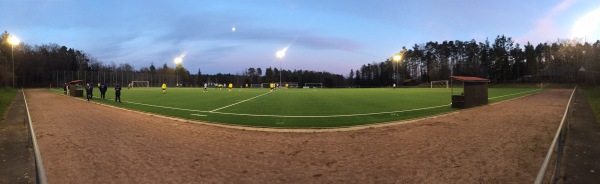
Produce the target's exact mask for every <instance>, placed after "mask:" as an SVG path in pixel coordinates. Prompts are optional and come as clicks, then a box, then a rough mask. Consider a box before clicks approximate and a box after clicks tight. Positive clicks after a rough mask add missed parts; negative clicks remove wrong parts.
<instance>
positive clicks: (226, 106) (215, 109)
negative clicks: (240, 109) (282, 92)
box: [208, 92, 271, 113]
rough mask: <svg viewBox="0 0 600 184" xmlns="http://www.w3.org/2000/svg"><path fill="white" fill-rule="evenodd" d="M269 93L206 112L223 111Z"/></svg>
mask: <svg viewBox="0 0 600 184" xmlns="http://www.w3.org/2000/svg"><path fill="white" fill-rule="evenodd" d="M269 93H271V92H267V93H264V94H262V95H258V96H255V97H252V98H248V99H246V100H242V101H239V102H236V103H233V104H231V105H228V106H225V107H221V108H218V109H215V110H212V111H208V112H211V113H214V112H215V111H218V110H221V109H225V108H227V107H231V106H234V105H237V104H241V103H244V102H247V101H250V100H252V99H255V98H258V97H261V96H264V95H267V94H269Z"/></svg>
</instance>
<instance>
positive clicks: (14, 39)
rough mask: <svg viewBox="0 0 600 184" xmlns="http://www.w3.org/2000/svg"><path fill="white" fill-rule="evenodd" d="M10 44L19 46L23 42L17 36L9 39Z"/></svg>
mask: <svg viewBox="0 0 600 184" xmlns="http://www.w3.org/2000/svg"><path fill="white" fill-rule="evenodd" d="M8 43H10V44H11V45H19V43H21V40H19V38H17V37H15V36H10V37H8Z"/></svg>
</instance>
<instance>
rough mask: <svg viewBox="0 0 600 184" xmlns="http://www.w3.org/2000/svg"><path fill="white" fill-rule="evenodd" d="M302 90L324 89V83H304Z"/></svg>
mask: <svg viewBox="0 0 600 184" xmlns="http://www.w3.org/2000/svg"><path fill="white" fill-rule="evenodd" d="M302 88H323V83H304V87H302Z"/></svg>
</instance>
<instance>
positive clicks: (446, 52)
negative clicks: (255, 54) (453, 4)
mask: <svg viewBox="0 0 600 184" xmlns="http://www.w3.org/2000/svg"><path fill="white" fill-rule="evenodd" d="M9 36H10V34H9V33H8V32H6V31H5V32H3V33H2V35H1V36H0V42H1V43H2V45H1V46H0V87H4V86H12V76H13V73H12V71H13V68H12V61H13V59H14V71H15V81H16V82H15V83H16V85H15V86H16V87H21V86H23V87H45V86H48V85H49V84H53V85H60V84H62V83H63V82H68V81H70V80H74V79H82V80H86V82H91V83H96V82H106V83H110V84H113V83H128V82H130V81H135V80H145V81H150V84H151V85H152V86H156V85H160V83H163V82H165V83H167V84H168V85H169V86H174V85H175V83H179V84H182V85H184V86H202V85H203V84H204V83H211V84H213V83H233V84H234V85H235V86H244V85H245V84H249V85H250V84H258V83H270V82H279V80H280V76H279V75H280V72H281V80H282V82H297V83H298V84H299V85H300V86H302V85H303V84H304V83H323V86H325V87H381V86H391V85H392V84H393V83H397V84H398V85H402V81H404V80H406V79H412V80H413V81H415V82H416V83H422V82H429V81H434V80H448V78H449V76H451V75H465V76H477V77H483V78H488V79H490V80H491V81H492V82H520V81H529V82H539V81H549V82H572V81H573V80H575V79H574V78H575V77H574V76H573V75H574V74H573V71H574V70H575V72H577V71H576V70H579V69H580V68H581V67H584V68H585V69H586V70H587V71H591V73H593V71H600V66H599V65H600V64H598V62H599V61H600V41H596V42H594V43H593V44H590V43H587V42H584V43H581V42H578V41H575V40H559V41H557V42H554V43H540V44H538V45H535V46H534V45H531V44H529V43H527V44H526V45H524V46H521V45H519V44H518V43H517V44H515V43H514V41H513V40H512V39H511V38H510V37H505V36H504V35H500V36H497V37H496V39H495V40H494V42H493V43H490V42H489V41H488V40H486V41H485V42H476V41H475V40H471V41H459V40H455V41H443V42H441V43H438V42H427V43H424V44H421V45H417V44H415V45H414V46H413V47H412V48H410V49H406V48H404V50H403V51H402V53H403V55H402V59H401V60H400V61H399V62H396V61H394V60H393V59H392V56H390V58H388V59H386V60H385V61H380V62H372V63H368V64H365V65H363V66H362V67H360V68H358V69H353V70H351V71H350V73H349V74H348V75H347V76H344V75H342V74H333V73H330V72H327V71H308V70H283V71H279V69H278V68H271V67H268V68H264V69H263V68H254V67H251V68H247V69H244V70H242V71H240V72H238V73H236V74H222V73H217V74H203V73H202V71H201V69H200V68H198V69H197V72H194V73H190V70H188V69H186V68H184V67H183V66H182V65H181V64H178V65H176V66H175V67H174V68H171V67H169V66H167V64H166V62H165V63H164V64H162V65H161V66H158V67H157V66H155V65H154V63H151V64H150V66H142V67H140V69H139V70H135V69H134V66H132V65H130V64H128V63H121V64H118V65H117V64H115V63H114V62H110V63H108V64H105V63H103V62H102V61H99V60H98V59H96V58H94V57H93V56H91V55H90V54H88V53H86V52H84V51H82V50H77V49H74V48H68V47H67V46H60V45H58V44H53V43H51V44H43V45H35V46H31V45H28V44H26V43H21V44H20V45H18V46H15V47H14V54H13V53H12V51H13V50H12V46H11V45H10V44H9V43H7V39H8V37H9ZM13 56H14V58H12V57H13ZM588 73H590V72H588ZM594 76H596V78H597V77H598V75H594Z"/></svg>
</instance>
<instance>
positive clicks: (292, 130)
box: [47, 89, 543, 133]
mask: <svg viewBox="0 0 600 184" xmlns="http://www.w3.org/2000/svg"><path fill="white" fill-rule="evenodd" d="M531 91H536V92H533V93H530V94H527V95H523V96H520V97H516V98H511V99H507V100H502V101H499V102H495V103H491V104H487V105H490V106H493V105H496V104H499V103H503V102H508V101H512V100H516V99H520V98H524V97H527V96H530V95H534V94H537V93H540V92H542V91H543V90H540V89H536V90H531ZM531 91H526V92H531ZM47 92H49V93H52V94H55V95H64V94H59V93H53V92H51V91H47ZM526 92H519V93H514V94H508V95H502V96H498V97H494V98H499V97H504V96H511V95H516V94H521V93H526ZM262 95H264V94H261V95H258V96H255V97H252V98H250V99H253V98H257V97H260V96H262ZM65 96H66V95H65ZM94 98H95V97H94ZM75 99H77V100H81V101H87V100H86V99H84V98H77V97H76V98H75ZM96 99H98V98H96ZM108 100H113V99H108ZM246 100H248V99H246ZM244 101H245V100H244ZM89 102H90V103H94V104H98V105H102V106H105V107H110V108H115V109H119V110H125V111H129V112H136V113H140V114H144V115H148V116H151V117H160V118H166V119H170V120H175V121H179V122H185V123H193V124H200V125H209V126H215V127H222V128H230V129H237V130H249V131H262V132H280V133H286V132H287V133H321V132H345V131H356V130H363V129H369V128H381V127H389V126H396V125H402V124H409V123H413V122H417V121H421V120H426V119H436V118H440V117H444V116H447V115H450V114H455V113H460V112H461V111H463V110H464V109H459V110H455V111H450V112H445V113H440V114H434V115H430V116H422V117H417V118H411V119H405V120H400V121H389V122H380V123H370V124H363V125H351V126H340V127H312V128H311V127H309V128H285V127H282V128H277V127H261V126H247V125H232V124H227V123H220V122H210V121H199V120H190V119H184V118H180V117H174V116H167V115H161V114H154V113H149V112H144V111H139V110H134V109H128V108H123V107H117V106H114V105H108V104H104V103H99V102H95V101H94V100H91V101H89ZM241 102H243V101H241ZM241 102H237V103H234V104H238V103H241ZM125 103H132V104H137V102H127V101H126V102H125ZM449 105H452V104H449ZM228 106H231V105H228ZM228 106H225V107H228ZM435 107H439V106H435ZM169 108H172V107H169ZM222 108H223V107H221V108H218V109H222ZM427 108H430V107H425V108H419V109H427ZM412 110H414V109H410V110H405V111H412ZM213 111H215V110H213ZM207 112H212V111H207ZM213 113H216V112H213ZM384 113H394V112H381V114H384ZM219 114H223V113H219Z"/></svg>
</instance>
